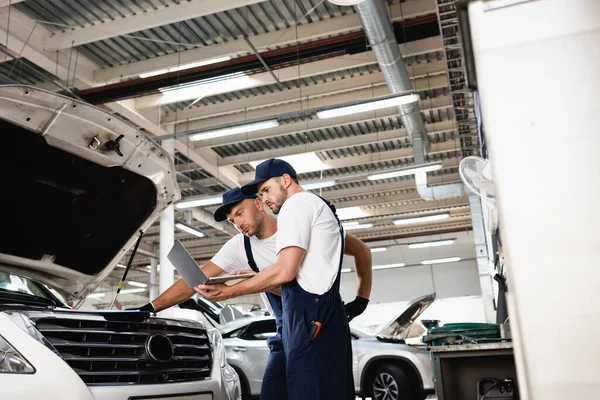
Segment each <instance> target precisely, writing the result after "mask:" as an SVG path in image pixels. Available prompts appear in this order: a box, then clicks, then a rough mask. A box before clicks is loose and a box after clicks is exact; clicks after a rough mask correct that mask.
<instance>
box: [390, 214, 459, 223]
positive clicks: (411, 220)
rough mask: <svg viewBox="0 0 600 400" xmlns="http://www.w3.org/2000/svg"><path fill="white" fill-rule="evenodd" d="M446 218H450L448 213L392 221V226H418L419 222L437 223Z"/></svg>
mask: <svg viewBox="0 0 600 400" xmlns="http://www.w3.org/2000/svg"><path fill="white" fill-rule="evenodd" d="M448 217H450V213H443V214H433V215H424V216H422V217H414V218H404V219H397V220H395V221H394V225H408V224H418V223H420V222H430V221H438V220H441V219H446V218H448Z"/></svg>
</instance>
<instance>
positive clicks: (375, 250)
mask: <svg viewBox="0 0 600 400" xmlns="http://www.w3.org/2000/svg"><path fill="white" fill-rule="evenodd" d="M386 250H387V247H371V253H382V252H384V251H386Z"/></svg>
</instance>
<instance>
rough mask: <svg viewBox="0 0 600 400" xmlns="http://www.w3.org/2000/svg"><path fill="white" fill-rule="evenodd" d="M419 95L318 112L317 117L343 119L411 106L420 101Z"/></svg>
mask: <svg viewBox="0 0 600 400" xmlns="http://www.w3.org/2000/svg"><path fill="white" fill-rule="evenodd" d="M419 99H420V98H419V95H418V94H409V95H406V96H398V97H392V98H390V99H383V100H375V101H369V102H367V103H362V104H356V105H353V106H346V107H339V108H333V109H331V110H324V111H319V112H317V117H318V118H320V119H325V118H335V117H343V116H345V115H353V114H358V113H362V112H365V111H374V110H380V109H383V108H389V107H396V106H399V105H402V104H409V103H414V102H417V101H419Z"/></svg>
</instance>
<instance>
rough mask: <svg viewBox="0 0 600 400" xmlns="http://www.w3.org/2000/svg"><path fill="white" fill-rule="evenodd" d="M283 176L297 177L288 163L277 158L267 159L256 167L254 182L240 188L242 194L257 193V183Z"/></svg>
mask: <svg viewBox="0 0 600 400" xmlns="http://www.w3.org/2000/svg"><path fill="white" fill-rule="evenodd" d="M284 174H288V175H289V176H291V177H292V178H297V177H298V174H296V170H295V169H294V167H292V166H291V165H290V163H288V162H286V161H283V160H280V159H278V158H269V159H268V160H266V161H263V162H261V163H260V164H258V165H257V166H256V174H255V175H254V180H253V181H252V182H250V183H247V184H245V185H244V186H242V192H243V193H244V194H255V193H258V184H259V183H262V182H264V181H268V180H269V179H271V178H275V177H278V176H283V175H284Z"/></svg>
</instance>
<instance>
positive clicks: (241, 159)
mask: <svg viewBox="0 0 600 400" xmlns="http://www.w3.org/2000/svg"><path fill="white" fill-rule="evenodd" d="M453 125H454V123H453V122H452V121H442V122H440V123H435V124H427V125H425V128H426V129H427V132H428V134H430V135H434V134H442V133H445V132H451V131H454V130H456V127H455V126H453ZM406 137H408V134H407V132H406V129H404V128H400V129H392V130H389V131H382V132H374V133H367V134H364V135H357V136H349V137H342V138H339V139H332V140H322V141H318V142H313V143H306V144H304V143H303V144H299V145H295V146H286V147H281V148H276V149H272V150H263V151H256V152H253V153H247V154H239V155H236V156H229V157H223V160H222V163H223V164H222V165H237V164H245V163H248V162H250V161H260V160H266V159H269V158H278V157H285V156H290V155H293V154H298V153H311V152H319V151H328V150H336V149H342V148H347V147H353V146H364V145H368V144H372V143H378V142H387V141H390V140H397V139H402V138H406Z"/></svg>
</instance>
